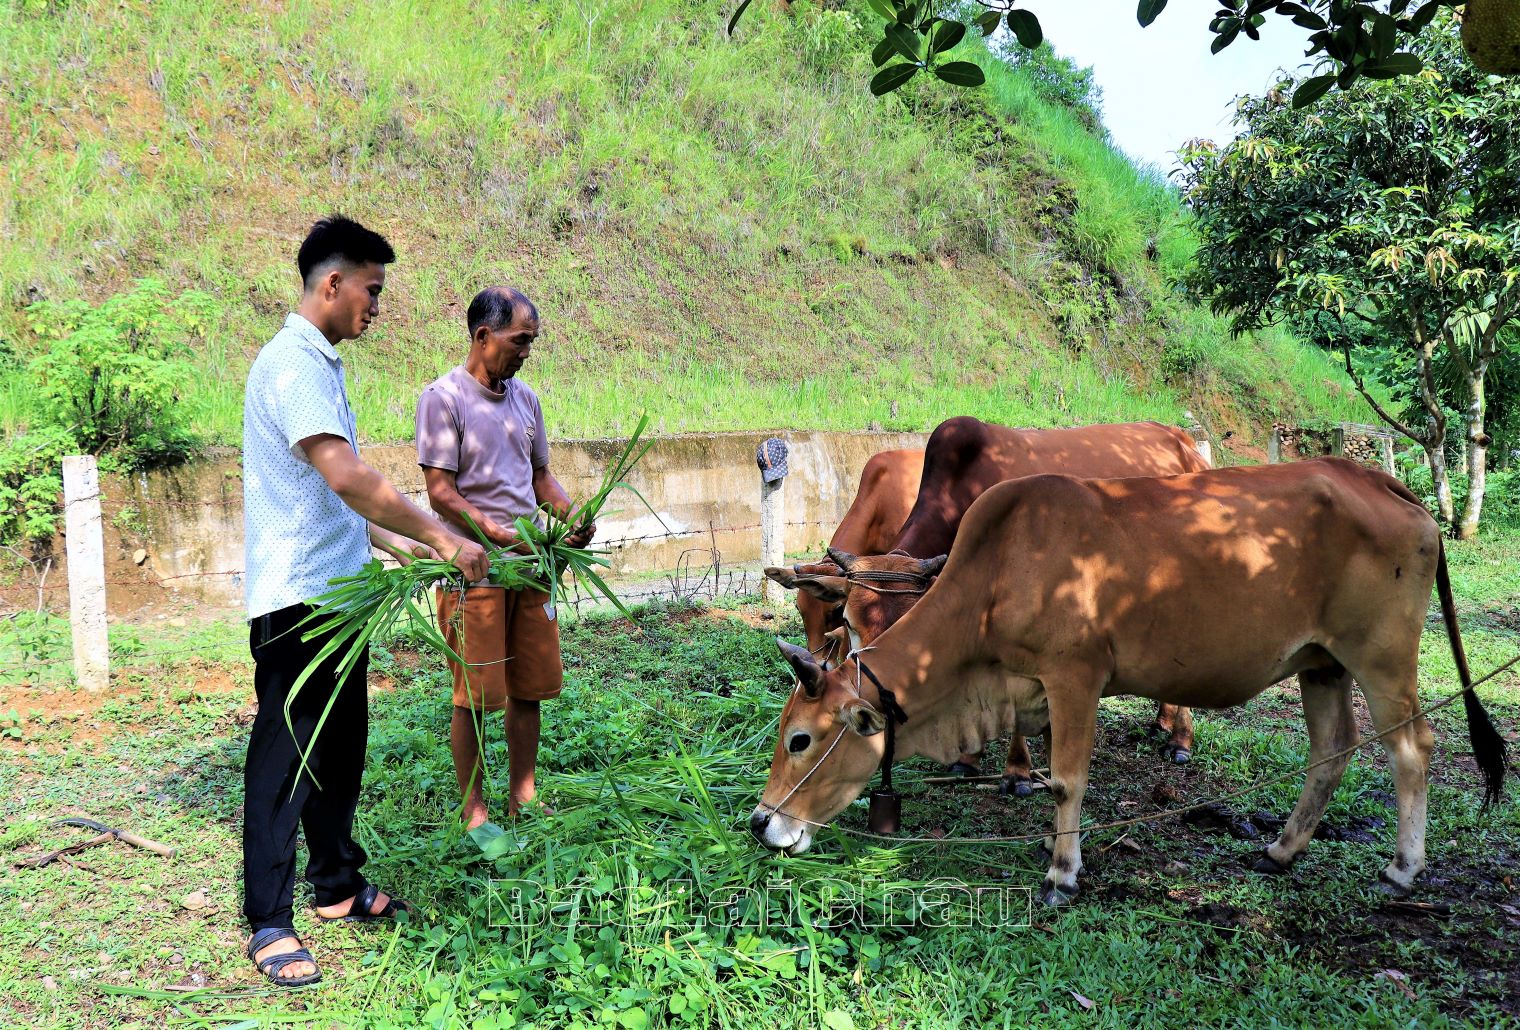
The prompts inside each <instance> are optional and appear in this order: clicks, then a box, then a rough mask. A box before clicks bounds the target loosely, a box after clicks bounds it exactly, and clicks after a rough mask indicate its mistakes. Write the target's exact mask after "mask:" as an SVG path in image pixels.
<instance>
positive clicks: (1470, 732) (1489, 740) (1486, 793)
mask: <svg viewBox="0 0 1520 1030" xmlns="http://www.w3.org/2000/svg"><path fill="white" fill-rule="evenodd" d="M1436 590H1437V592H1438V593H1439V594H1440V596H1441V617H1442V619H1443V620H1445V622H1446V637H1447V639H1448V640H1450V641H1451V657H1452V659H1453V660H1454V661H1455V662H1456V663H1457V675H1458V676H1460V677H1461V679H1462V687H1463V693H1462V706H1463V707H1464V708H1466V709H1467V736H1468V739H1469V740H1471V741H1472V749H1473V758H1474V760H1476V761H1477V763H1478V768H1479V770H1481V771H1482V773H1483V803H1484V804H1485V805H1490V804H1493V803H1494V802H1496V801H1498V800H1499V793H1500V790H1501V789H1502V788H1503V785H1504V763H1505V756H1504V738H1503V737H1501V736H1499V731H1498V730H1497V729H1495V728H1494V724H1493V720H1491V719H1490V718H1489V717H1488V712H1487V711H1485V710H1484V708H1483V702H1481V701H1479V700H1478V694H1477V691H1475V690H1473V688H1472V673H1471V672H1470V671H1469V670H1468V668H1467V652H1466V650H1465V649H1464V648H1463V647H1462V631H1461V630H1459V629H1458V628H1457V604H1456V602H1455V601H1454V600H1453V599H1452V596H1451V576H1450V575H1449V574H1448V573H1447V571H1446V544H1445V543H1444V542H1443V543H1441V544H1440V552H1439V562H1438V564H1437V565H1436Z"/></svg>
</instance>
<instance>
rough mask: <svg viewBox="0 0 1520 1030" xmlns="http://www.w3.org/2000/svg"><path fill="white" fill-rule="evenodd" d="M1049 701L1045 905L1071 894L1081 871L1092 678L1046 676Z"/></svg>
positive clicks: (1093, 707)
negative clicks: (1050, 819) (1049, 831)
mask: <svg viewBox="0 0 1520 1030" xmlns="http://www.w3.org/2000/svg"><path fill="white" fill-rule="evenodd" d="M1045 692H1046V696H1047V697H1048V698H1049V701H1050V731H1049V732H1050V780H1049V783H1050V794H1051V797H1053V798H1054V799H1055V803H1056V818H1055V840H1054V841H1052V842H1050V844H1051V846H1050V852H1051V862H1050V870H1049V872H1047V873H1046V874H1045V883H1044V885H1043V886H1042V887H1041V888H1040V900H1041V901H1043V902H1045V904H1047V905H1052V906H1054V905H1064V904H1066V903H1067V902H1068V901H1070V900H1071V899H1072V898H1075V897H1076V896H1077V873H1079V872H1081V870H1082V841H1081V836H1080V834H1079V833H1078V832H1077V829H1078V827H1080V826H1081V825H1082V795H1083V794H1084V793H1085V792H1086V790H1087V774H1088V769H1089V767H1090V766H1091V765H1092V753H1093V743H1094V740H1095V739H1096V733H1097V725H1098V698H1099V696H1100V695H1101V693H1102V685H1101V682H1100V681H1099V680H1098V679H1097V677H1092V676H1089V677H1086V678H1071V679H1067V678H1065V677H1063V679H1062V681H1060V682H1055V681H1052V680H1046V682H1045Z"/></svg>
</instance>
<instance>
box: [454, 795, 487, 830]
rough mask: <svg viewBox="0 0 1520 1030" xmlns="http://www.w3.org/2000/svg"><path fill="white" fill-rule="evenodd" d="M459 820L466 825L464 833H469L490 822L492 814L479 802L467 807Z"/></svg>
mask: <svg viewBox="0 0 1520 1030" xmlns="http://www.w3.org/2000/svg"><path fill="white" fill-rule="evenodd" d="M459 818H460V820H461V821H462V822H463V823H464V832H465V833H469V832H470V831H471V830H473V829H475V827H477V826H480V825H481V824H482V823H485V822H487V821H488V820H490V818H491V813H490V812H489V811H487V809H486V806H485V805H484V804H481V803H479V802H477V803H476V804H473V805H465V806H464V811H463V812H462V813H460V816H459Z"/></svg>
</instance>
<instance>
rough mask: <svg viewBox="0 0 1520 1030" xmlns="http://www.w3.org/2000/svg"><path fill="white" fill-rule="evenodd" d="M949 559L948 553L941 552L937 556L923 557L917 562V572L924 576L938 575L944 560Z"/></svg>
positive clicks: (943, 565)
mask: <svg viewBox="0 0 1520 1030" xmlns="http://www.w3.org/2000/svg"><path fill="white" fill-rule="evenodd" d="M949 560H950V556H949V555H948V554H942V555H940V556H939V557H938V558H925V559H924V560H923V561H921V562H919V563H918V574H919V575H920V576H924V577H928V576H938V575H939V570H940V569H943V568H944V567H945V562H947V561H949Z"/></svg>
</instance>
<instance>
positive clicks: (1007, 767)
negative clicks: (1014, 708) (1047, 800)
mask: <svg viewBox="0 0 1520 1030" xmlns="http://www.w3.org/2000/svg"><path fill="white" fill-rule="evenodd" d="M1033 774H1034V759H1032V758H1030V757H1029V744H1028V742H1026V741H1025V740H1024V735H1023V734H1022V733H1014V735H1013V736H1011V737H1009V738H1008V761H1007V762H1005V763H1004V764H1003V782H1002V784H1001V785H1000V786H999V787H998V790H999V792H1000V793H1003V794H1012V795H1013V796H1014V797H1020V798H1027V797H1028V796H1029V795H1030V793H1031V792H1033V791H1034V779H1033Z"/></svg>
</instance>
